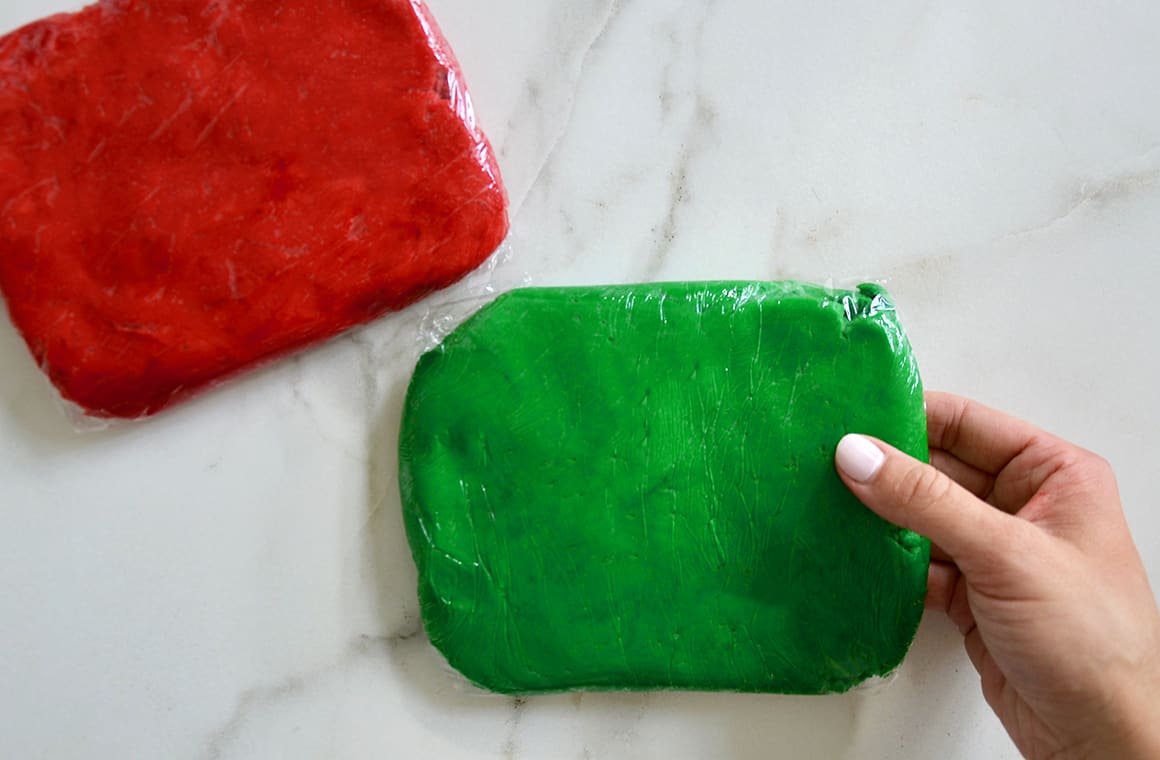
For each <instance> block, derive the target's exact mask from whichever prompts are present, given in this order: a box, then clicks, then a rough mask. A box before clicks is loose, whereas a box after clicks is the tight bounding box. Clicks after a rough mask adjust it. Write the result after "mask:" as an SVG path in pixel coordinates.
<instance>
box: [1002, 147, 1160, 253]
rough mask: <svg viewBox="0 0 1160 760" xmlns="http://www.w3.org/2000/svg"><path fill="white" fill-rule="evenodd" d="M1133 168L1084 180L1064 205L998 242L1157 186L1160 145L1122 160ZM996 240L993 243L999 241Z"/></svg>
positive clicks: (1055, 223) (1019, 236) (1116, 202)
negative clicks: (1052, 213) (1037, 221)
mask: <svg viewBox="0 0 1160 760" xmlns="http://www.w3.org/2000/svg"><path fill="white" fill-rule="evenodd" d="M1125 163H1127V164H1129V165H1135V166H1134V167H1132V168H1128V169H1125V170H1121V171H1119V172H1117V173H1113V174H1112V175H1111V176H1109V177H1106V178H1103V179H1099V180H1087V181H1085V182H1083V183H1081V184H1080V186H1079V188H1078V189H1076V191H1075V192H1074V194H1073V195H1072V197H1071V199H1070V200H1069V201H1068V203H1067V205H1066V206H1064V208H1063V209H1061V210H1060V212H1059V213H1057V214H1055V215H1054V216H1052V217H1051V218H1050V219H1048V220H1046V221H1044V222H1040V223H1038V224H1034V225H1032V226H1030V227H1026V228H1023V229H1019V230H1016V231H1014V232H1009V233H1007V234H1005V235H1003V236H1002V237H1000V238H999V241H1006V240H1012V239H1017V238H1024V237H1028V236H1031V235H1037V234H1039V233H1042V232H1046V231H1048V230H1050V229H1052V228H1054V227H1056V226H1058V225H1060V224H1062V223H1064V222H1066V221H1068V220H1069V219H1071V218H1072V217H1074V216H1075V215H1076V214H1077V213H1080V212H1081V211H1084V210H1087V209H1092V208H1102V207H1105V206H1110V205H1113V204H1119V203H1122V202H1126V201H1130V200H1132V199H1133V198H1135V197H1137V196H1138V195H1140V194H1141V193H1144V192H1147V191H1148V190H1150V189H1152V188H1153V187H1155V186H1156V184H1157V181H1158V180H1160V145H1158V146H1154V147H1152V148H1150V149H1148V150H1147V151H1145V152H1143V153H1141V154H1140V155H1138V156H1136V157H1134V158H1132V159H1130V160H1129V161H1127V162H1125ZM999 241H996V242H999Z"/></svg>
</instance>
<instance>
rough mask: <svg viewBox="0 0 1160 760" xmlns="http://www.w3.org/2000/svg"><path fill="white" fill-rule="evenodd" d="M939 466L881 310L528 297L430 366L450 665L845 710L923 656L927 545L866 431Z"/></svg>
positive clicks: (430, 482) (424, 514)
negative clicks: (842, 463)
mask: <svg viewBox="0 0 1160 760" xmlns="http://www.w3.org/2000/svg"><path fill="white" fill-rule="evenodd" d="M852 431H857V432H861V433H868V434H871V435H875V436H878V437H880V438H882V439H884V440H886V441H889V442H891V443H893V444H894V445H895V446H898V447H899V448H901V449H902V450H904V451H907V452H909V453H910V454H913V455H915V456H918V457H921V458H925V457H926V455H927V440H926V418H925V413H924V409H923V397H922V384H921V381H920V379H919V374H918V368H917V366H916V365H915V361H914V357H913V355H912V353H911V349H910V345H909V343H908V342H907V339H906V336H905V334H904V333H903V331H902V328H901V327H900V325H899V323H898V320H897V318H896V316H895V312H894V308H893V306H892V305H891V302H890V300H889V298H888V296H887V294H886V293H885V291H883V289H882V288H880V287H878V286H876V285H862V286H861V287H859V288H858V289H857V291H854V292H848V291H835V290H830V289H826V288H822V287H818V286H814V285H806V284H802V283H796V282H719V283H673V284H660V285H629V286H618V287H591V288H543V289H537V288H530V289H523V290H516V291H513V292H510V293H508V294H506V295H503V296H501V297H500V298H498V299H496V301H495V302H494V303H492V304H491V305H489V306H487V307H485V308H484V309H483V310H481V311H480V312H479V313H478V314H476V315H475V316H473V317H472V318H471V319H469V320H468V321H467V322H466V323H464V324H463V325H462V326H461V327H460V328H459V329H458V330H456V331H455V332H454V333H452V334H451V335H450V336H448V338H447V339H446V340H445V341H444V342H443V344H442V345H440V346H439V347H438V348H436V349H435V350H433V351H431V352H429V353H427V354H426V355H424V356H423V357H422V359H421V360H420V361H419V364H418V367H417V368H416V370H415V375H414V378H413V379H412V381H411V386H410V389H409V391H408V393H407V399H406V407H405V411H404V418H403V424H402V434H401V440H400V446H399V458H400V463H399V466H400V485H401V489H402V496H403V510H404V518H405V522H406V527H407V535H408V539H409V541H410V545H411V550H412V552H413V554H414V557H415V562H416V564H417V566H418V569H419V597H420V600H421V604H422V614H423V621H424V623H425V625H426V629H427V634H428V636H429V637H430V640H431V642H432V643H433V644H434V645H435V646H436V647H437V648H438V649H439V650H440V651H441V652H442V653H443V654H444V655H445V656H446V657H447V660H448V661H449V662H450V663H451V665H452V666H453V667H455V668H456V669H457V670H458V671H460V672H461V673H462V674H463V675H464V676H466V677H467V678H468V679H469V680H471V681H472V682H474V683H476V684H478V685H480V686H483V687H485V688H487V689H491V690H493V691H497V692H503V693H510V694H521V693H535V692H550V691H564V690H571V689H593V690H595V689H601V690H604V689H698V690H731V691H761V692H781V693H801V694H814V693H825V692H838V691H845V690H846V689H849V688H850V687H852V686H854V685H856V684H858V683H860V682H861V681H864V680H865V679H867V678H869V677H872V676H880V675H883V674H886V673H888V672H889V671H891V670H892V669H893V668H895V667H896V666H897V665H898V663H899V662H900V661H901V660H902V658H903V656H904V655H905V653H906V650H907V648H908V647H909V645H910V642H911V640H912V638H913V637H914V633H915V629H916V628H917V626H918V621H919V617H920V616H921V614H922V606H923V596H924V594H925V592H926V575H927V567H928V564H929V561H930V545H929V543H928V542H927V541H926V540H925V539H923V538H921V537H919V536H918V535H916V534H914V533H912V532H910V531H908V530H903V529H901V528H898V527H896V526H893V525H891V524H889V523H887V522H884V521H883V520H881V519H880V518H878V517H877V516H876V515H874V514H873V513H871V512H870V511H869V510H867V509H866V508H864V507H863V506H862V505H861V504H859V503H858V502H857V500H855V499H854V497H853V496H852V495H851V494H850V493H849V492H848V491H847V490H846V488H845V487H844V486H843V485H842V483H841V481H840V480H839V479H838V476H837V474H836V473H835V471H834V465H833V456H834V448H835V446H836V445H837V443H838V440H839V439H840V438H841V437H842V435H843V434H845V433H847V432H852Z"/></svg>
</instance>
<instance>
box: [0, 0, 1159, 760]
mask: <svg viewBox="0 0 1160 760" xmlns="http://www.w3.org/2000/svg"><path fill="white" fill-rule="evenodd" d="M430 4H431V6H432V8H433V10H434V12H435V14H436V16H437V17H438V18H439V20H440V23H441V25H442V26H443V28H444V31H445V32H446V33H447V35H448V37H449V38H450V39H451V41H452V43H453V44H454V46H455V48H456V49H457V51H458V53H459V56H460V59H461V62H462V63H463V66H464V69H465V71H466V73H467V78H468V81H469V83H470V85H471V86H472V90H473V93H474V96H475V102H476V108H477V112H478V114H479V117H480V119H481V122H482V123H483V125H484V127H485V128H486V129H487V131H488V132H489V134H490V135H491V137H492V139H493V141H494V143H495V145H496V148H497V150H498V152H499V155H500V159H501V165H502V167H503V170H504V172H505V176H506V179H507V182H508V185H509V189H510V193H511V199H512V204H513V212H514V226H513V232H512V235H511V238H510V242H509V245H508V246H507V249H506V253H505V256H503V257H502V259H501V260H498V261H497V262H495V263H494V266H491V267H489V268H487V269H485V270H483V271H481V272H480V273H478V274H477V275H475V276H473V277H472V278H470V279H469V280H468V281H466V282H464V283H461V284H460V285H457V286H456V287H454V288H451V289H450V290H448V291H445V292H443V293H441V294H438V295H437V296H435V297H434V298H432V299H431V300H430V301H428V302H427V303H424V304H422V305H419V306H417V307H414V308H411V309H409V310H407V311H405V312H403V313H400V314H396V315H393V316H390V317H387V318H385V319H382V320H380V321H379V322H377V323H375V324H373V325H371V326H368V327H366V328H364V329H360V330H358V331H356V332H354V333H352V334H350V335H348V336H345V337H343V338H340V339H337V340H334V341H332V342H331V343H329V344H327V345H325V346H323V347H321V348H318V349H316V350H313V351H309V352H307V353H304V354H301V355H298V356H296V357H293V358H291V359H289V360H287V361H284V362H281V363H279V364H277V365H276V366H273V367H270V368H269V369H266V370H263V371H261V372H258V373H256V374H254V375H251V376H249V377H247V378H244V379H241V380H239V381H236V382H233V383H231V384H230V385H229V386H228V387H226V388H223V389H221V390H218V391H215V392H213V393H210V394H208V395H206V396H204V397H202V398H199V399H197V400H195V401H193V402H191V403H188V404H186V405H184V406H183V407H181V408H179V409H177V410H175V411H173V412H171V413H167V414H164V415H163V416H161V417H158V418H156V419H154V420H151V421H149V422H146V423H143V424H136V425H131V426H125V427H120V428H117V429H113V430H109V431H105V432H97V433H92V432H90V433H87V434H78V433H76V432H74V430H73V427H72V425H71V423H70V422H69V421H68V419H67V418H66V417H65V416H64V415H63V414H62V412H61V410H60V408H59V406H58V404H57V401H56V398H55V396H54V393H53V392H52V391H51V389H50V388H49V387H48V386H47V384H46V382H45V381H44V380H43V378H42V377H41V375H40V374H39V372H38V371H37V369H36V368H35V367H34V366H33V363H32V361H31V360H30V359H29V357H28V355H27V352H26V351H25V348H24V346H23V344H22V343H21V341H20V339H19V338H18V337H17V335H16V334H15V332H14V330H13V329H12V327H11V325H10V323H9V322H8V321H7V318H6V317H0V368H2V371H0V682H2V683H4V684H5V688H4V689H3V690H2V692H0V713H2V714H3V715H4V719H3V721H2V723H3V727H2V728H0V756H3V757H12V758H81V757H84V758H92V757H110V758H129V757H166V758H206V759H207V760H211V759H213V760H217V759H225V758H257V757H271V758H364V757H365V758H370V757H375V758H380V757H388V758H389V757H438V758H445V759H447V760H453V759H454V758H618V757H623V758H649V757H657V758H701V757H713V758H737V759H740V760H748V759H749V758H754V759H756V758H780V757H787V758H813V757H818V758H892V757H927V756H938V757H942V758H976V757H990V758H1005V757H1015V753H1014V750H1013V749H1012V748H1011V747H1010V745H1009V744H1008V742H1007V740H1006V738H1005V736H1004V734H1003V732H1002V729H1001V728H1000V726H999V724H998V722H997V721H996V720H995V719H994V718H993V717H992V716H991V715H990V714H989V713H988V711H987V708H986V707H985V705H984V703H983V701H982V698H981V696H980V694H979V690H978V685H977V678H976V676H975V674H974V672H973V671H972V670H971V668H970V665H969V664H968V663H967V660H966V657H965V655H964V654H963V652H962V650H961V647H960V643H959V640H958V637H957V634H956V633H955V632H954V631H953V630H952V629H951V627H950V626H949V625H948V624H947V623H946V622H945V621H943V620H941V619H939V618H937V617H934V616H928V619H927V620H925V621H924V623H923V626H922V629H921V630H920V633H919V637H918V640H917V642H916V644H915V646H914V648H913V650H912V652H911V653H910V655H909V657H908V659H907V660H906V662H905V664H904V666H903V668H902V669H901V671H900V673H899V674H898V677H897V678H896V680H895V681H894V682H893V683H891V684H889V685H887V686H884V687H880V688H878V689H876V690H871V691H866V692H859V693H854V694H849V695H844V696H830V697H819V698H792V697H777V696H764V697H763V696H737V695H705V694H629V695H623V694H585V695H562V696H552V697H538V698H533V699H528V700H511V699H506V698H499V697H491V696H485V695H480V694H477V693H473V692H471V691H470V690H468V689H465V688H464V687H463V686H462V685H460V683H459V681H458V680H457V679H456V678H455V677H454V676H452V675H451V674H449V673H448V672H447V670H446V667H445V665H443V664H442V663H441V662H440V660H439V659H438V657H437V656H436V655H434V653H433V650H432V649H431V647H430V646H429V644H428V643H427V642H426V640H425V639H424V637H423V633H422V630H421V626H420V624H419V622H418V617H417V601H416V597H415V588H414V583H415V571H414V568H413V566H412V563H411V560H410V557H409V555H408V552H407V550H406V546H405V542H404V537H403V532H402V524H401V520H400V516H399V497H398V494H397V486H396V455H395V450H394V445H395V437H396V434H397V430H398V425H399V414H400V407H401V399H402V394H403V391H404V389H405V386H406V383H407V380H408V377H409V374H410V370H411V368H412V366H413V363H414V361H415V360H416V358H417V356H418V355H419V353H420V352H421V351H422V350H423V348H424V347H425V346H426V345H429V342H430V340H431V337H432V335H435V334H438V332H439V331H440V330H441V329H445V328H446V326H447V324H449V323H452V322H453V321H454V320H455V319H457V318H459V317H461V316H462V315H463V314H465V313H467V312H468V311H469V310H470V309H471V308H472V307H473V306H474V305H476V304H478V303H480V302H481V301H482V300H483V299H486V298H487V297H488V295H489V294H490V293H494V292H497V291H500V290H503V289H505V288H509V287H511V286H513V285H518V284H521V283H523V282H529V281H530V282H534V283H537V284H565V283H577V284H579V283H607V282H628V281H638V280H666V279H695V278H782V277H799V278H805V279H809V280H814V281H820V282H833V283H834V284H837V285H848V284H852V283H856V282H857V281H858V280H860V279H874V280H880V281H882V282H885V283H886V284H887V285H888V287H889V288H890V289H891V290H892V292H893V293H894V295H895V297H896V299H897V301H898V303H899V305H900V309H901V312H902V316H903V318H904V320H905V322H906V324H907V325H908V328H909V330H910V333H911V337H912V339H913V342H914V345H915V350H916V352H917V354H918V357H919V361H920V363H921V366H922V367H923V370H924V374H925V377H926V380H927V384H928V386H929V387H933V388H943V389H947V390H953V391H957V392H961V393H965V394H969V395H972V396H975V397H978V398H980V399H982V400H985V401H987V402H990V403H992V404H994V405H997V406H1000V407H1003V408H1006V409H1009V410H1012V411H1014V412H1017V413H1019V414H1021V415H1023V416H1026V417H1029V418H1031V419H1033V420H1036V421H1037V422H1039V423H1040V424H1042V425H1044V426H1045V427H1048V428H1050V429H1052V430H1054V431H1056V432H1058V433H1061V434H1063V435H1065V436H1068V437H1070V438H1072V439H1074V440H1076V441H1077V442H1080V443H1082V444H1083V445H1085V446H1087V447H1089V448H1092V449H1095V450H1097V451H1099V452H1101V453H1103V454H1104V455H1105V456H1107V457H1108V458H1109V459H1110V460H1111V461H1112V462H1113V464H1114V465H1115V466H1116V468H1117V470H1118V473H1119V477H1120V483H1121V487H1122V491H1123V496H1124V500H1125V504H1126V508H1127V510H1128V514H1129V520H1130V522H1131V525H1132V527H1133V529H1134V532H1135V534H1136V537H1137V541H1138V542H1139V543H1140V545H1141V550H1142V552H1143V554H1144V556H1145V560H1146V562H1147V565H1148V568H1149V571H1150V572H1151V574H1152V576H1153V578H1157V579H1160V544H1158V542H1157V536H1158V535H1160V510H1157V504H1156V497H1155V491H1154V488H1153V487H1151V486H1150V483H1149V481H1148V480H1147V478H1148V477H1149V476H1151V475H1152V474H1153V473H1154V472H1155V462H1156V461H1157V459H1160V438H1158V437H1157V436H1156V435H1155V434H1154V430H1155V428H1156V426H1157V421H1158V420H1160V396H1157V394H1156V393H1155V389H1156V388H1157V387H1158V386H1160V358H1158V356H1157V351H1156V345H1157V341H1156V338H1155V328H1154V327H1153V326H1152V324H1151V317H1150V316H1149V315H1150V314H1151V312H1152V310H1153V304H1154V303H1155V300H1156V293H1157V292H1158V291H1157V283H1158V281H1160V181H1158V180H1160V101H1158V100H1157V99H1156V97H1155V83H1156V82H1157V81H1160V53H1158V52H1157V48H1156V44H1155V30H1156V29H1157V28H1160V5H1157V4H1156V3H1154V2H1151V1H1150V0H1137V1H1135V2H1131V1H1129V2H1123V3H1116V4H1105V5H1102V6H1100V7H1099V8H1098V9H1097V8H1094V7H1083V6H1080V5H1078V4H1072V3H1064V4H1060V3H1051V2H1046V1H1045V0H1028V1H1027V2H1022V3H1007V2H999V1H998V0H983V1H982V2H978V3H972V4H966V5H964V4H960V3H950V2H942V1H941V0H934V1H931V0H924V1H922V2H919V1H918V0H884V2H880V3H872V4H871V3H863V4H855V3H844V4H837V3H817V2H805V0H795V1H794V2H786V3H763V2H757V0H699V1H697V2H693V1H691V0H683V1H682V0H667V1H665V2H662V1H661V0H542V1H541V2H537V3H528V2H524V1H522V0H492V1H491V2H487V3H480V2H477V0H431V3H430ZM72 7H73V6H72V4H71V3H69V2H66V1H64V0H36V1H34V0H4V2H3V3H2V4H0V29H3V30H8V29H11V28H14V27H16V26H18V25H20V24H22V23H24V22H27V21H30V20H32V19H34V18H36V17H38V16H41V15H44V14H46V13H49V12H54V11H58V10H69V9H71V8H72ZM0 255H3V252H2V251H0Z"/></svg>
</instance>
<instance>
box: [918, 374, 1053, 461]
mask: <svg viewBox="0 0 1160 760" xmlns="http://www.w3.org/2000/svg"><path fill="white" fill-rule="evenodd" d="M926 424H927V431H928V435H929V437H930V447H931V448H932V449H941V450H942V451H946V452H948V453H950V454H952V455H953V456H954V457H955V458H956V459H959V460H960V461H962V462H965V463H967V464H969V465H971V466H972V467H975V468H977V469H979V470H982V471H983V472H985V473H989V474H991V475H995V474H998V472H999V471H1000V470H1002V469H1003V468H1004V467H1006V466H1007V464H1008V463H1010V461H1011V460H1012V459H1014V458H1015V457H1016V456H1017V455H1018V454H1019V453H1020V452H1022V451H1024V450H1025V449H1026V448H1027V447H1028V446H1031V445H1032V444H1033V443H1034V442H1035V440H1036V438H1037V437H1042V436H1044V435H1045V434H1044V433H1043V431H1042V430H1040V429H1039V428H1037V427H1035V426H1034V425H1032V424H1031V423H1029V422H1024V421H1023V420H1021V419H1019V418H1018V417H1012V416H1011V415H1009V414H1004V413H1003V412H1000V411H998V410H996V409H992V408H991V407H989V406H984V405H983V404H980V403H978V402H977V401H971V400H970V399H966V398H962V397H961V396H955V395H953V394H950V393H939V392H937V391H930V392H928V393H927V394H926Z"/></svg>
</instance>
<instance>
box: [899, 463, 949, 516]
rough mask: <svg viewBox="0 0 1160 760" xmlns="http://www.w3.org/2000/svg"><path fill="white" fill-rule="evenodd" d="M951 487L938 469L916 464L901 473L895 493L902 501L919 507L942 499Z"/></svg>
mask: <svg viewBox="0 0 1160 760" xmlns="http://www.w3.org/2000/svg"><path fill="white" fill-rule="evenodd" d="M952 487H953V486H952V485H951V482H950V479H948V478H947V477H946V476H945V475H943V474H942V473H941V472H939V471H938V470H936V469H934V468H933V467H928V466H924V465H916V466H914V467H909V468H907V470H906V471H905V472H903V473H902V476H901V477H900V478H899V480H898V485H897V495H898V498H899V500H900V501H902V502H903V503H905V504H908V505H910V506H912V507H918V508H921V507H922V506H924V505H927V504H933V503H937V502H940V501H942V500H944V499H945V498H946V497H947V496H948V495H949V494H950V491H951V488H952Z"/></svg>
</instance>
